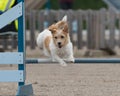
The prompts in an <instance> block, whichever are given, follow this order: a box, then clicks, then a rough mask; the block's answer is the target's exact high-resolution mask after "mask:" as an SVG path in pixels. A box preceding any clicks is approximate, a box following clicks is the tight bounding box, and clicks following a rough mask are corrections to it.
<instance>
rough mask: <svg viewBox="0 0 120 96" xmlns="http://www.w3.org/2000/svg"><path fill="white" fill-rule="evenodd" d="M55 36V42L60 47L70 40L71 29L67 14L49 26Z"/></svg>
mask: <svg viewBox="0 0 120 96" xmlns="http://www.w3.org/2000/svg"><path fill="white" fill-rule="evenodd" d="M48 29H49V30H50V31H51V33H52V37H53V41H54V44H55V45H56V46H57V47H58V48H62V47H63V46H65V45H66V44H67V43H68V40H69V29H68V23H67V16H64V17H63V19H62V20H61V21H59V22H57V23H55V24H53V25H51V26H50V27H49V28H48Z"/></svg>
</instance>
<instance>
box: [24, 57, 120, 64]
mask: <svg viewBox="0 0 120 96" xmlns="http://www.w3.org/2000/svg"><path fill="white" fill-rule="evenodd" d="M25 62H26V64H38V63H39V64H43V63H44V64H51V63H58V62H53V61H52V60H51V59H41V58H27V59H26V60H25ZM66 62H67V61H66ZM67 63H69V62H67ZM74 63H75V64H80V63H84V64H86V63H115V64H118V63H120V59H119V58H75V62H74Z"/></svg>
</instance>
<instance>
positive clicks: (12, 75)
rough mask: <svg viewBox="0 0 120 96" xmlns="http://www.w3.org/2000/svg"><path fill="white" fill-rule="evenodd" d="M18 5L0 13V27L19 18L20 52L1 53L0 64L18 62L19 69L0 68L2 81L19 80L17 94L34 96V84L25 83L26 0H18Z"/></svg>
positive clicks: (0, 79)
mask: <svg viewBox="0 0 120 96" xmlns="http://www.w3.org/2000/svg"><path fill="white" fill-rule="evenodd" d="M17 3H18V4H17V5H16V6H14V7H13V8H11V9H10V10H8V11H6V12H4V13H3V14H2V15H0V21H2V22H0V29H1V28H3V27H4V26H5V25H7V24H9V23H11V22H12V21H14V20H16V19H18V52H4V53H2V52H1V53H0V64H17V65H18V70H0V77H2V78H0V82H17V83H18V92H17V94H16V96H33V89H32V85H31V84H30V85H25V78H26V72H25V71H26V70H25V69H26V68H25V22H24V21H25V18H24V17H25V16H24V0H17Z"/></svg>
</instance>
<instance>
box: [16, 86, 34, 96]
mask: <svg viewBox="0 0 120 96" xmlns="http://www.w3.org/2000/svg"><path fill="white" fill-rule="evenodd" d="M16 96H34V93H33V87H32V84H29V85H22V86H19V87H18V92H17V95H16Z"/></svg>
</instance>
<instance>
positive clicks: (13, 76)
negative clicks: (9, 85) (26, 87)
mask: <svg viewBox="0 0 120 96" xmlns="http://www.w3.org/2000/svg"><path fill="white" fill-rule="evenodd" d="M23 81H24V80H23V71H22V70H19V71H18V70H1V71H0V82H23Z"/></svg>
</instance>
